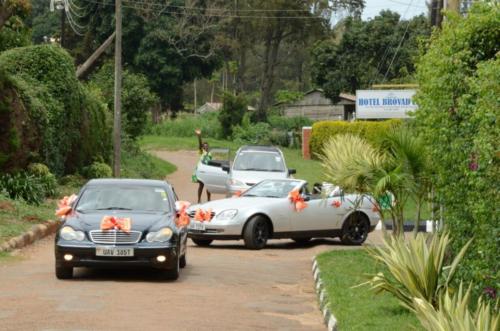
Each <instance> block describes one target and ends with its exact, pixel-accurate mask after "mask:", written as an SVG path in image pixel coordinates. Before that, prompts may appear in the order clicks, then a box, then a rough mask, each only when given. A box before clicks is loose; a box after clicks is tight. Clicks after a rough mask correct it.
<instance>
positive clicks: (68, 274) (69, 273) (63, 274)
mask: <svg viewBox="0 0 500 331" xmlns="http://www.w3.org/2000/svg"><path fill="white" fill-rule="evenodd" d="M56 277H57V279H71V278H73V267H63V266H58V265H56Z"/></svg>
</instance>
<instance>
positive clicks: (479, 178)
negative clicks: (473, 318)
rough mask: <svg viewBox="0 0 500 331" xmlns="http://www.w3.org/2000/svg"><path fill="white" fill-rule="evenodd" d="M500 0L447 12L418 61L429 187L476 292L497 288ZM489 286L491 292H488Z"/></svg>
mask: <svg viewBox="0 0 500 331" xmlns="http://www.w3.org/2000/svg"><path fill="white" fill-rule="evenodd" d="M499 26H500V6H499V5H498V4H497V3H494V2H492V3H476V4H475V5H473V6H472V8H471V9H470V11H469V13H468V15H467V16H466V17H459V16H455V15H449V16H448V18H447V20H446V21H445V22H444V24H443V26H442V30H441V31H439V32H438V31H436V33H434V34H433V36H432V38H431V40H430V45H429V48H428V50H427V53H426V54H425V55H423V56H422V58H421V59H420V60H419V62H418V64H417V78H418V83H419V86H420V88H419V91H418V93H417V96H416V101H417V103H418V105H419V109H418V111H417V112H416V124H417V130H418V131H419V132H421V134H422V136H423V138H424V140H425V143H426V145H427V146H428V150H429V153H430V157H431V159H432V160H433V171H434V172H435V176H433V177H432V181H433V186H434V187H435V190H436V195H437V197H438V200H439V202H440V203H441V205H442V206H443V215H442V216H443V219H444V222H445V225H446V226H447V227H448V228H449V230H450V233H451V235H452V236H453V238H454V239H455V240H454V242H453V243H452V246H451V247H452V249H453V251H454V252H458V251H459V249H460V247H462V246H463V245H464V243H465V241H467V240H468V239H469V238H471V237H474V240H473V242H472V245H471V247H470V249H469V250H468V253H467V254H466V256H465V258H464V263H463V264H461V265H460V267H459V269H458V271H457V272H458V278H459V279H463V280H464V281H466V282H468V281H473V283H474V287H473V294H474V295H475V296H478V295H479V294H481V293H483V291H484V289H485V288H490V289H493V290H492V291H493V293H494V292H495V289H496V290H498V288H499V282H500V278H499V269H498V266H499V264H498V256H499V255H500V254H499V253H500V252H499V247H500V246H499V242H498V238H500V234H499V226H498V207H497V206H499V205H500V195H499V194H498V191H499V188H500V168H499V164H500V154H499V150H500V146H499V144H500V139H499V137H500V126H499V125H498V118H499V117H500V116H499V115H500V113H499V109H500V101H499V95H500V85H499V84H498V82H499V81H500V58H499V56H498V54H499V51H500V44H499V43H498V40H500V29H498V27H499ZM490 292H491V291H490Z"/></svg>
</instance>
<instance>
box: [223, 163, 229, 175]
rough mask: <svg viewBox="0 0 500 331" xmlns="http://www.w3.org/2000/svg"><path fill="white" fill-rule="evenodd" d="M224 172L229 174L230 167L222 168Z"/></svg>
mask: <svg viewBox="0 0 500 331" xmlns="http://www.w3.org/2000/svg"><path fill="white" fill-rule="evenodd" d="M222 170H223V171H225V172H227V173H229V166H227V165H223V166H222Z"/></svg>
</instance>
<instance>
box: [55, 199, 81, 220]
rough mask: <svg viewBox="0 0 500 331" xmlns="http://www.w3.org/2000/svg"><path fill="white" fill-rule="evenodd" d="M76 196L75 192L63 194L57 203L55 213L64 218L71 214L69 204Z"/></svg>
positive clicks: (71, 210) (71, 208)
mask: <svg viewBox="0 0 500 331" xmlns="http://www.w3.org/2000/svg"><path fill="white" fill-rule="evenodd" d="M76 198H77V196H76V195H75V194H72V195H70V196H69V197H68V196H65V197H64V198H62V199H61V200H59V202H58V203H57V209H56V213H55V215H56V216H58V217H60V218H62V219H65V218H66V217H67V216H69V215H71V213H72V212H73V207H71V204H72V203H73V202H75V201H76Z"/></svg>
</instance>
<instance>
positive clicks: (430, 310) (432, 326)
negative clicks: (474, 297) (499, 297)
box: [413, 284, 500, 331]
mask: <svg viewBox="0 0 500 331" xmlns="http://www.w3.org/2000/svg"><path fill="white" fill-rule="evenodd" d="M470 295H471V286H470V285H469V288H468V289H467V291H465V293H464V291H463V286H462V284H460V287H459V290H458V292H456V293H455V294H451V293H450V291H446V292H445V293H443V295H442V296H441V297H440V298H439V304H438V307H437V308H436V307H434V306H432V305H431V304H430V303H429V302H427V301H425V300H423V299H419V298H414V299H413V306H414V307H415V312H416V315H417V318H418V319H419V320H420V323H421V324H422V326H423V327H424V328H425V329H426V330H428V331H497V330H499V327H500V321H499V320H500V318H499V314H498V301H497V303H496V306H497V307H495V308H493V309H491V308H490V305H489V304H486V303H484V302H483V301H482V300H481V298H480V299H479V302H478V304H477V306H476V310H475V311H474V312H472V311H471V310H470V309H469V301H470Z"/></svg>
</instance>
